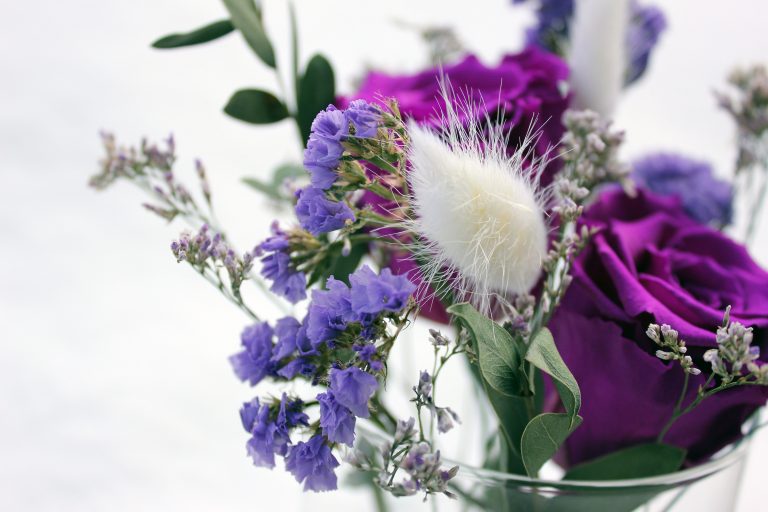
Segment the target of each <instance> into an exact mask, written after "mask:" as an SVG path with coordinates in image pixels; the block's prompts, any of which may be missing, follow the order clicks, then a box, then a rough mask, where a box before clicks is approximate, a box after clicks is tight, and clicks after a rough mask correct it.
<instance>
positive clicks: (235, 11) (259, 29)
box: [223, 0, 276, 68]
mask: <svg viewBox="0 0 768 512" xmlns="http://www.w3.org/2000/svg"><path fill="white" fill-rule="evenodd" d="M223 1H224V6H225V7H226V8H227V10H228V11H229V15H230V19H231V20H232V24H233V25H234V26H235V28H237V30H239V31H240V33H241V34H243V37H244V38H245V41H246V42H247V43H248V46H250V47H251V49H252V50H253V51H254V53H256V55H258V57H259V58H260V59H261V61H262V62H263V63H264V64H266V65H267V66H269V67H271V68H275V67H276V62H275V51H274V49H273V48H272V43H270V42H269V38H267V33H266V32H265V31H264V25H263V24H262V22H261V7H260V6H259V5H258V4H257V3H256V2H254V1H253V0H223Z"/></svg>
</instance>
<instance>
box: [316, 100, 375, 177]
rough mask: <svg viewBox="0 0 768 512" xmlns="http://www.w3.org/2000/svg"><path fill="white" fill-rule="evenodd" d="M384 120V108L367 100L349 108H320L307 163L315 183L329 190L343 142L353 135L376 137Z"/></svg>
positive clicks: (342, 148)
mask: <svg viewBox="0 0 768 512" xmlns="http://www.w3.org/2000/svg"><path fill="white" fill-rule="evenodd" d="M380 123H381V111H380V110H379V109H378V108H377V107H376V106H374V105H372V104H370V103H368V102H367V101H365V100H356V101H353V102H352V103H350V104H349V107H348V108H347V109H346V110H338V109H337V108H336V107H334V106H333V105H328V108H327V109H325V110H324V111H322V112H320V113H319V114H318V115H317V117H315V120H314V121H313V122H312V132H311V133H310V135H309V141H308V142H307V149H306V150H305V151H304V167H306V168H307V170H308V171H309V175H310V178H311V181H312V186H313V187H316V188H319V189H323V190H327V189H329V188H330V187H331V185H333V184H334V183H335V182H336V178H337V174H336V169H337V168H338V167H339V163H340V162H341V157H342V155H343V154H344V150H345V148H344V144H343V143H344V142H345V141H347V140H349V139H350V138H351V137H355V138H358V139H370V138H374V137H376V134H377V133H378V130H379V124H380Z"/></svg>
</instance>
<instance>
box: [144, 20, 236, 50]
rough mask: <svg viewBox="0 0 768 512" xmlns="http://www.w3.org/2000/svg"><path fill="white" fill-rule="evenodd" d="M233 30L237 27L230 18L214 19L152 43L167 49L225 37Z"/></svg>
mask: <svg viewBox="0 0 768 512" xmlns="http://www.w3.org/2000/svg"><path fill="white" fill-rule="evenodd" d="M233 30H235V27H234V25H232V22H231V21H229V20H219V21H214V22H213V23H210V24H208V25H205V26H204V27H200V28H197V29H195V30H192V31H191V32H183V33H178V34H169V35H167V36H164V37H161V38H160V39H158V40H157V41H155V42H154V43H152V47H153V48H158V49H162V50H165V49H171V48H181V47H183V46H192V45H196V44H203V43H207V42H208V41H213V40H214V39H218V38H220V37H224V36H225V35H227V34H229V33H230V32H232V31H233Z"/></svg>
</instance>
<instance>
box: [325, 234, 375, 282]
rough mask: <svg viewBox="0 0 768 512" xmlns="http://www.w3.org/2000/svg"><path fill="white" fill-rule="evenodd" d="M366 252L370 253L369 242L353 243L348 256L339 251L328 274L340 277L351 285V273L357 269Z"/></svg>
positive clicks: (335, 277)
mask: <svg viewBox="0 0 768 512" xmlns="http://www.w3.org/2000/svg"><path fill="white" fill-rule="evenodd" d="M366 254H368V244H367V243H358V244H355V245H353V246H352V249H351V250H350V251H349V254H347V255H346V256H344V255H343V254H341V253H339V255H338V256H337V257H336V259H334V260H333V263H332V264H331V267H330V269H329V270H328V276H333V278H334V279H338V280H339V281H343V282H344V283H345V284H347V285H349V274H351V273H352V272H354V271H355V270H357V266H358V265H359V264H360V261H361V260H362V259H363V257H364V256H365V255H366Z"/></svg>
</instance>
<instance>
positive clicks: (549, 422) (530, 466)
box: [520, 412, 581, 477]
mask: <svg viewBox="0 0 768 512" xmlns="http://www.w3.org/2000/svg"><path fill="white" fill-rule="evenodd" d="M579 425H581V416H576V418H575V420H573V421H572V420H571V417H570V415H569V414H561V413H553V412H545V413H543V414H539V415H538V416H536V417H535V418H533V419H532V420H531V421H530V422H528V425H527V426H526V427H525V430H524V431H523V437H522V439H521V440H520V451H521V455H522V459H523V465H524V466H525V470H526V472H527V473H528V476H530V477H535V476H536V475H537V474H538V473H539V469H541V466H543V465H544V463H545V462H547V461H548V460H549V459H551V458H552V456H553V455H554V454H555V453H556V452H557V450H558V449H559V448H560V445H561V444H563V442H564V441H565V440H566V439H567V438H568V436H569V435H571V432H573V431H574V430H575V429H576V427H578V426H579Z"/></svg>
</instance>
